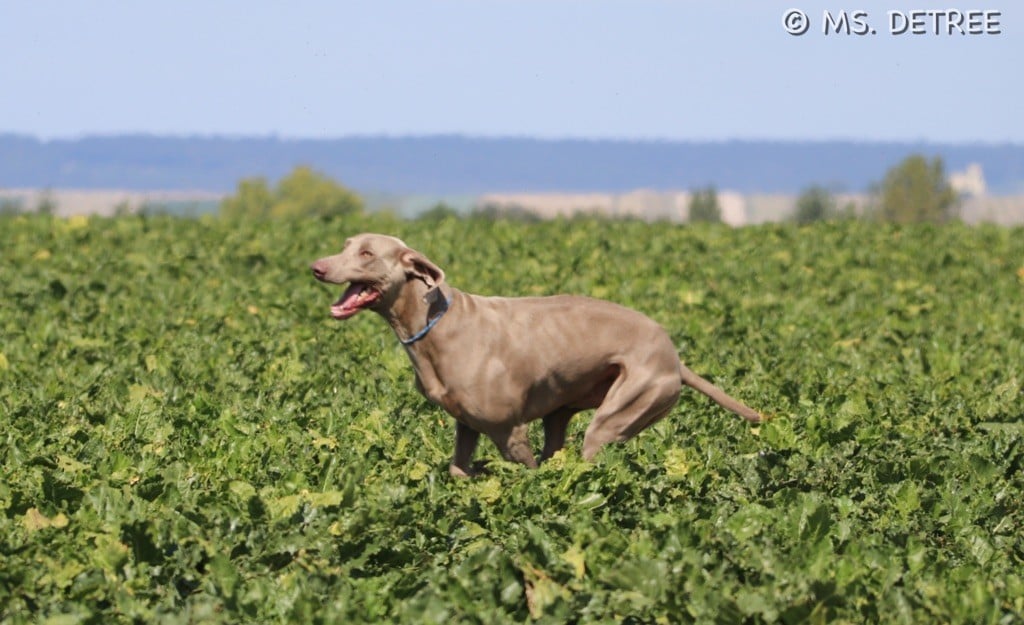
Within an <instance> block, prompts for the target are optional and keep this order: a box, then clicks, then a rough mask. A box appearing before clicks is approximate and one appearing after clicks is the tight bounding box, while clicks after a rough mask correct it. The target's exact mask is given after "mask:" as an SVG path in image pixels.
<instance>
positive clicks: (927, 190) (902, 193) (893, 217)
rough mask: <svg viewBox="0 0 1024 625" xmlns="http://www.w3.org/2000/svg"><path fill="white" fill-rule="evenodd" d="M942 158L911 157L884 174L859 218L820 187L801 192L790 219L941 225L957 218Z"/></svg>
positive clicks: (957, 203) (956, 202) (955, 199)
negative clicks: (857, 220)
mask: <svg viewBox="0 0 1024 625" xmlns="http://www.w3.org/2000/svg"><path fill="white" fill-rule="evenodd" d="M944 169H945V168H944V166H943V163H942V159H941V158H939V157H934V158H932V159H931V160H929V159H928V158H926V157H925V156H923V155H921V154H912V155H910V156H908V157H907V158H905V159H903V161H901V162H900V163H899V164H897V165H896V166H895V167H893V168H891V169H890V170H889V171H888V172H886V174H885V177H884V178H883V179H882V181H881V182H880V183H878V184H876V185H874V187H873V188H872V193H871V196H872V201H871V204H870V205H869V206H868V207H867V210H866V211H865V212H864V214H863V215H857V214H856V212H855V210H854V208H853V207H852V206H844V207H839V206H837V202H836V199H835V196H834V195H833V194H832V192H830V191H829V190H828V189H826V188H825V187H822V186H812V187H810V188H808V189H805V190H804V191H803V192H802V193H801V194H800V196H799V197H798V198H797V202H796V211H795V212H794V214H793V220H794V221H795V222H797V223H800V224H808V223H813V222H815V221H822V220H826V219H836V218H851V217H858V216H860V217H863V218H866V219H874V220H877V221H882V222H888V223H897V224H910V223H934V224H941V223H946V222H948V221H951V220H953V219H956V218H957V217H959V213H960V198H959V196H958V195H957V193H956V191H955V190H954V189H953V187H952V186H950V184H949V181H948V180H947V179H946V174H945V171H944Z"/></svg>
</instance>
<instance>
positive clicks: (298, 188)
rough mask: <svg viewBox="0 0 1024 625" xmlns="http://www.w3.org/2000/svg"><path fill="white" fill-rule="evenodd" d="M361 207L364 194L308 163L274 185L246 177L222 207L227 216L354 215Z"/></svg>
mask: <svg viewBox="0 0 1024 625" xmlns="http://www.w3.org/2000/svg"><path fill="white" fill-rule="evenodd" d="M362 210H363V200H362V198H360V197H359V196H358V195H356V194H355V193H353V192H352V191H350V190H349V189H346V188H345V187H343V186H342V185H340V184H338V183H337V182H335V181H334V180H332V179H331V178H329V177H327V176H325V175H323V174H320V173H318V172H316V171H314V170H313V169H311V168H309V167H305V166H300V167H296V168H295V169H294V170H292V172H291V173H290V174H288V175H287V176H285V177H284V178H282V179H281V180H280V181H279V182H278V183H277V186H276V187H275V188H273V189H271V188H270V186H269V185H268V184H267V180H266V178H259V177H257V178H246V179H244V180H242V181H241V182H239V183H238V190H237V192H236V193H235V194H234V195H231V196H228V197H226V198H224V200H223V201H222V202H221V207H220V211H221V214H222V215H224V216H226V217H317V216H326V215H355V214H359V213H361V212H362Z"/></svg>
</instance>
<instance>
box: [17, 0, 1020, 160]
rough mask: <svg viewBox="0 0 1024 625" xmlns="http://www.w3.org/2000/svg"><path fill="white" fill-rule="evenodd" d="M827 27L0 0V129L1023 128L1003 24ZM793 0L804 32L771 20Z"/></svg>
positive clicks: (489, 0) (1012, 35)
mask: <svg viewBox="0 0 1024 625" xmlns="http://www.w3.org/2000/svg"><path fill="white" fill-rule="evenodd" d="M949 6H950V2H949V0H942V2H930V0H926V1H924V2H914V3H906V2H897V1H896V0H892V1H891V2H888V3H880V2H875V1H863V0H858V1H857V2H851V3H850V4H848V5H847V4H843V3H836V4H832V3H828V6H827V8H828V9H829V10H830V11H831V12H832V13H837V12H838V11H839V10H841V9H846V10H848V11H850V12H852V11H854V10H858V9H860V10H864V11H866V13H867V18H865V21H866V22H867V23H868V24H869V25H870V26H871V27H872V28H874V29H875V30H876V33H877V34H875V35H866V36H855V35H851V36H837V35H831V36H826V35H824V34H822V32H821V27H822V25H821V20H822V11H823V8H825V7H824V5H823V3H821V2H812V1H810V0H786V1H785V2H774V1H766V0H726V1H717V2H712V1H710V0H709V1H699V2H698V1H681V0H677V1H649V0H630V1H614V2H613V1H607V0H572V1H568V0H544V1H541V0H501V1H498V0H444V1H438V2H432V1H429V0H418V1H411V0H394V1H388V0H385V1H381V2H370V1H366V2H326V1H324V2H309V1H302V0H300V1H297V2H290V3H284V2H260V1H253V2H198V1H192V0H184V1H178V2H173V3H171V2H166V3H160V4H157V3H142V2H126V1H103V0H101V1H98V2H92V1H90V2H70V1H52V2H24V1H20V0H19V1H15V0H0V92H2V93H3V96H2V97H0V132H14V133H23V134H31V135H36V136H39V137H44V138H55V137H57V138H67V137H77V136H82V135H89V134H114V133H123V132H144V133H153V134H170V135H190V134H203V135H264V136H265V135H271V134H276V135H279V136H283V137H312V138H317V137H341V136H350V135H405V134H416V135H425V134H438V133H457V134H465V135H477V136H531V137H545V138H563V137H585V138H626V139H683V140H728V139H785V140H807V139H810V140H818V139H856V140H887V141H899V140H915V141H916V140H926V141H953V142H965V141H986V142H1006V141H1010V142H1016V143H1021V142H1024V121H1022V120H1024V80H1022V79H1021V75H1022V70H1021V65H1022V63H1024V7H1022V6H1021V5H1020V3H1019V2H1010V1H1007V0H988V1H987V2H986V3H985V4H982V5H978V4H974V3H973V0H972V3H971V4H965V5H962V6H961V7H960V8H962V9H965V10H966V9H973V8H980V9H990V10H998V11H1001V17H1000V18H999V21H1000V25H1001V30H1002V34H1000V35H975V36H971V35H960V34H958V33H954V34H953V35H952V36H947V35H941V36H935V35H899V36H897V35H892V34H890V33H889V32H888V31H889V25H888V21H889V18H888V16H887V12H888V11H889V10H893V9H895V10H903V11H906V10H908V9H909V8H917V9H928V8H935V9H946V8H949ZM790 8H800V9H803V10H804V11H805V12H806V13H807V14H808V16H809V17H810V20H811V28H810V30H809V32H807V33H806V34H804V35H803V36H799V37H797V36H792V35H789V34H787V33H786V32H785V30H784V29H783V27H782V16H783V14H784V13H785V12H786V10H787V9H790Z"/></svg>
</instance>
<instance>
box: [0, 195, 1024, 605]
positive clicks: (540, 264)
mask: <svg viewBox="0 0 1024 625" xmlns="http://www.w3.org/2000/svg"><path fill="white" fill-rule="evenodd" d="M426 223H427V222H400V221H397V220H394V219H393V218H386V217H372V216H371V217H367V216H357V215H350V216H346V217H344V218H338V217H325V218H316V219H280V220H274V221H269V220H259V219H250V220H238V219H214V218H202V219H199V220H185V219H174V218H170V217H159V216H156V217H154V216H148V217H122V218H116V219H96V218H92V219H86V218H72V219H68V220H60V219H55V218H52V217H46V216H15V217H12V216H7V217H3V218H2V223H0V226H2V227H0V248H2V249H3V250H4V260H5V267H4V279H3V280H2V281H0V297H2V299H3V301H4V302H5V305H4V306H3V307H2V308H0V327H2V329H3V335H4V341H3V343H2V345H0V350H2V351H0V414H2V415H3V416H2V419H3V421H2V423H3V430H2V433H0V475H3V479H2V480H0V557H2V565H0V622H2V623H5V624H20V623H29V622H46V623H152V622H161V623H191V622H204V623H206V622H209V623H239V622H260V623H360V622H405V623H446V624H447V623H487V624H490V623H505V622H519V623H566V622H573V623H619V622H630V623H686V622H700V623H730V624H732V623H825V622H846V623H854V622H884V623H923V622H945V623H992V624H996V623H1013V622H1020V621H1021V619H1022V618H1024V573H1022V571H1024V534H1022V532H1021V528H1022V527H1024V473H1022V468H1024V408H1022V406H1024V402H1022V399H1024V397H1022V382H1024V305H1022V300H1024V231H1022V230H1021V229H1020V228H1017V229H999V228H994V227H982V228H976V229H972V228H967V227H964V226H962V225H958V224H951V225H948V226H944V227H935V226H930V225H919V226H912V227H901V226H890V225H884V224H877V223H865V222H858V221H843V222H821V223H816V224H813V225H811V226H808V227H805V228H796V227H795V226H760V227H752V228H744V229H735V230H733V229H728V228H724V227H721V226H708V225H704V226H670V225H666V224H656V225H650V224H644V223H640V222H635V221H630V222H621V223H620V222H607V221H604V222H603V221H596V220H585V219H578V220H572V221H554V222H545V223H539V224H527V223H521V222H515V221H507V220H500V219H497V220H493V219H492V220H487V219H454V218H446V219H441V220H436V221H434V222H431V223H430V224H429V228H425V227H424V225H425V224H426ZM362 230H371V231H384V232H390V233H393V234H395V235H398V236H400V237H402V238H403V239H405V240H406V241H408V242H409V243H410V244H412V245H413V246H415V247H417V248H419V249H421V250H423V251H424V252H425V253H427V254H428V255H429V256H430V257H431V258H432V259H434V260H435V261H436V262H437V263H438V264H439V265H441V266H442V267H444V268H445V270H446V273H447V275H448V279H449V280H450V281H451V282H452V283H453V284H455V285H457V286H459V287H462V288H465V289H467V290H471V291H474V292H481V293H492V294H504V295H543V294H549V293H556V292H572V293H584V294H589V295H593V296H597V297H605V298H610V299H613V300H615V301H618V302H621V303H623V304H625V305H628V306H632V307H635V308H637V309H639V310H642V311H644V312H646V313H648V314H649V315H651V316H652V317H654V318H655V319H656V320H658V321H659V322H660V323H662V324H663V325H664V326H665V327H666V328H667V330H668V331H669V332H670V334H671V336H672V337H673V339H674V340H675V342H676V343H677V344H678V345H679V348H680V353H681V354H682V355H683V357H684V358H685V360H686V361H687V362H688V363H689V364H690V365H691V366H692V367H693V368H695V369H696V370H697V371H698V372H700V373H702V374H704V375H706V376H708V377H710V378H711V379H713V380H715V381H716V382H718V383H719V384H721V385H722V386H724V387H726V388H727V389H728V390H729V391H730V393H733V394H735V395H736V396H737V397H740V398H742V399H743V400H745V401H747V402H749V403H750V404H752V405H753V406H755V407H757V408H759V409H761V410H763V411H765V412H768V413H770V414H772V415H774V420H772V421H771V422H769V423H767V424H765V425H762V426H760V427H750V426H749V425H747V424H745V423H743V422H742V421H741V420H740V419H738V418H736V417H734V416H731V415H729V414H727V413H725V412H723V411H722V410H721V409H719V408H718V407H717V406H715V405H713V404H711V403H710V402H708V401H707V400H706V399H705V398H703V397H702V396H700V395H697V394H695V393H685V394H684V395H683V397H682V398H681V400H680V402H679V404H678V406H677V407H676V408H675V409H674V410H673V411H672V414H671V416H670V417H669V418H667V419H665V420H664V421H662V422H660V423H659V424H657V425H656V426H654V427H653V428H651V429H650V430H648V431H646V432H644V433H643V434H642V435H641V436H640V437H638V438H636V439H634V440H633V441H630V442H628V443H626V444H623V445H620V446H615V447H612V448H609V449H607V450H606V451H604V452H602V454H601V455H600V456H599V457H598V459H597V462H595V463H593V464H589V463H585V462H582V461H581V460H580V458H579V453H578V447H579V444H580V440H581V438H582V429H583V428H584V427H585V424H586V420H585V419H582V418H581V419H578V420H577V421H576V422H574V425H573V429H572V431H571V433H570V441H569V449H568V450H567V451H566V452H565V453H563V454H559V455H558V456H556V457H555V458H554V459H553V460H552V461H550V462H549V463H547V464H545V465H544V466H542V467H541V468H540V469H539V470H536V471H529V470H526V469H523V468H521V467H520V466H518V465H509V464H506V463H503V462H501V461H499V460H498V459H497V458H496V457H495V455H494V450H493V447H492V446H490V445H487V444H485V445H482V447H481V452H482V453H483V454H484V456H485V457H488V456H489V457H490V460H491V468H492V473H491V474H490V475H488V476H485V477H482V478H479V479H475V480H471V481H460V480H454V479H451V478H449V477H448V473H447V464H448V459H449V454H450V452H451V439H452V437H453V426H452V422H451V419H450V418H449V417H447V416H446V415H445V414H444V413H443V412H442V411H441V410H440V409H438V408H435V407H433V406H431V405H429V404H428V403H426V402H425V401H424V400H423V399H422V398H421V397H420V396H419V395H418V394H417V393H416V391H415V390H414V388H413V383H412V373H411V370H410V367H409V364H408V362H407V358H406V355H405V353H404V352H403V351H402V349H401V348H400V347H399V345H398V344H397V341H395V339H394V337H393V336H392V335H391V334H390V332H389V330H388V329H387V328H386V326H385V324H384V323H383V322H382V321H381V320H380V319H379V318H376V317H375V316H374V315H372V314H369V313H366V314H363V315H360V316H358V317H356V318H354V319H352V320H349V321H347V322H344V323H337V322H333V321H332V320H330V319H329V318H328V315H327V308H328V306H329V304H330V302H331V301H332V300H333V299H334V298H335V297H336V296H337V290H338V289H332V288H327V287H324V286H323V285H320V284H317V283H315V282H314V281H313V280H312V278H311V277H310V276H309V275H308V270H307V266H308V262H309V261H310V260H312V259H315V258H317V257H319V256H322V255H325V254H327V253H331V252H334V251H336V250H337V249H338V248H339V247H340V244H341V242H342V240H343V239H344V237H345V236H346V235H348V234H351V233H354V232H357V231H362Z"/></svg>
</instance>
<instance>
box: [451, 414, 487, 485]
mask: <svg viewBox="0 0 1024 625" xmlns="http://www.w3.org/2000/svg"><path fill="white" fill-rule="evenodd" d="M478 440H480V432H477V431H476V430H474V429H472V428H470V427H469V426H468V425H463V424H461V423H459V422H458V421H456V422H455V455H454V456H453V457H452V463H451V464H450V465H448V472H449V473H451V474H452V475H453V476H454V477H471V476H472V475H474V474H475V473H476V471H474V470H473V467H472V466H470V461H472V460H473V452H474V451H476V443H477V441H478Z"/></svg>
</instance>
